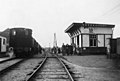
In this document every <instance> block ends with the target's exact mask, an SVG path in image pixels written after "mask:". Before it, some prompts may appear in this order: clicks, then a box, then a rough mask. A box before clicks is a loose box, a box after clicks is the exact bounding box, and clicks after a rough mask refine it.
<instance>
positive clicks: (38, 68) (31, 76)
mask: <svg viewBox="0 0 120 81" xmlns="http://www.w3.org/2000/svg"><path fill="white" fill-rule="evenodd" d="M46 59H47V54H46V56H45V58H44V60H43V61H42V63H41V64H40V65H39V66H38V67H37V69H35V70H34V71H33V72H32V74H31V75H30V76H29V77H28V78H27V79H26V80H25V81H31V79H32V78H33V77H34V76H35V73H37V71H38V70H40V69H41V67H42V66H43V65H44V63H45V61H46Z"/></svg>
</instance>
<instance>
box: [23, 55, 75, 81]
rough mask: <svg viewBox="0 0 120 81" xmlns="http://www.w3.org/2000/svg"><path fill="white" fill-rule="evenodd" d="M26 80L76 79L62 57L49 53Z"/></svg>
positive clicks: (64, 80)
mask: <svg viewBox="0 0 120 81" xmlns="http://www.w3.org/2000/svg"><path fill="white" fill-rule="evenodd" d="M25 81H74V79H73V77H72V76H71V74H70V72H69V70H68V69H67V67H66V66H65V64H64V63H63V62H62V61H61V59H60V58H58V57H57V56H53V55H51V54H48V55H47V56H46V58H45V59H44V60H43V61H42V62H41V64H40V65H39V66H38V67H37V68H36V69H35V70H34V71H33V72H32V73H31V74H30V75H29V76H28V77H27V79H26V80H25Z"/></svg>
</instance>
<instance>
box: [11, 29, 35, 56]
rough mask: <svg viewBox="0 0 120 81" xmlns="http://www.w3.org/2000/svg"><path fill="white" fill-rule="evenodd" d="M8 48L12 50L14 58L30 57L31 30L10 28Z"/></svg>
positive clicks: (31, 45)
mask: <svg viewBox="0 0 120 81" xmlns="http://www.w3.org/2000/svg"><path fill="white" fill-rule="evenodd" d="M9 47H12V48H13V51H14V54H15V56H16V57H28V56H31V55H32V53H33V52H32V49H33V38H32V30H31V29H28V28H11V29H10V40H9Z"/></svg>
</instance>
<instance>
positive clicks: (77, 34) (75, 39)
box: [65, 22, 115, 54]
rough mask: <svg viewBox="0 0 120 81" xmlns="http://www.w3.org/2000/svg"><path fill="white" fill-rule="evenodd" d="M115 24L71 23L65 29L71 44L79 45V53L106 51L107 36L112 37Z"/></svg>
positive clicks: (101, 52)
mask: <svg viewBox="0 0 120 81" xmlns="http://www.w3.org/2000/svg"><path fill="white" fill-rule="evenodd" d="M114 27H115V25H109V24H93V23H85V22H83V23H72V24H71V25H70V26H69V27H68V28H67V29H66V30H65V33H68V35H69V36H70V41H71V44H72V45H76V47H79V48H80V49H79V51H80V53H81V54H89V53H90V54H91V53H92V54H96V53H100V54H103V53H106V47H107V45H108V38H112V37H113V28H114Z"/></svg>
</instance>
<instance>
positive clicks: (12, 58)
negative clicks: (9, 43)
mask: <svg viewBox="0 0 120 81" xmlns="http://www.w3.org/2000/svg"><path fill="white" fill-rule="evenodd" d="M14 59H15V58H8V59H6V60H3V61H0V64H1V63H4V62H7V61H10V60H14Z"/></svg>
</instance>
